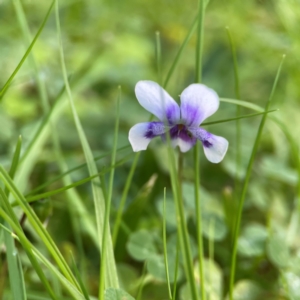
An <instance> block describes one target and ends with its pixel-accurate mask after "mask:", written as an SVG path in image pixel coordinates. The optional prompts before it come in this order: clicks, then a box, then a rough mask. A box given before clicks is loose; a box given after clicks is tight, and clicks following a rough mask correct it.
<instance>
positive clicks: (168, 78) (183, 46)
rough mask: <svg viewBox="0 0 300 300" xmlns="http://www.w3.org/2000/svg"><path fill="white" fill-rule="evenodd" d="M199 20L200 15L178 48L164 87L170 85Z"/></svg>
mask: <svg viewBox="0 0 300 300" xmlns="http://www.w3.org/2000/svg"><path fill="white" fill-rule="evenodd" d="M197 22H198V15H197V16H196V18H195V19H194V21H193V23H192V26H191V28H190V30H189V31H188V34H187V36H186V37H185V39H184V41H183V43H182V44H181V46H180V48H179V50H178V52H177V54H176V56H175V59H174V61H173V63H172V65H171V68H170V70H169V72H168V74H167V76H166V79H165V81H164V84H163V87H164V88H166V87H167V85H168V83H169V81H170V78H171V76H172V75H173V73H174V71H175V68H176V67H177V65H178V62H179V60H180V58H181V55H182V53H183V50H184V49H185V47H186V45H187V44H188V42H189V40H190V39H191V37H192V35H193V33H194V32H195V29H196V24H197Z"/></svg>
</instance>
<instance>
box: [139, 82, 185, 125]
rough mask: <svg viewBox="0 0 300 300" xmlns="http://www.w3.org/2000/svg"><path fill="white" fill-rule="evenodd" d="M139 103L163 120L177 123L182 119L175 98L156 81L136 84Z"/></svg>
mask: <svg viewBox="0 0 300 300" xmlns="http://www.w3.org/2000/svg"><path fill="white" fill-rule="evenodd" d="M135 95H136V97H137V99H138V101H139V103H140V104H141V105H142V106H143V107H144V108H145V109H146V110H148V111H149V112H151V113H152V114H154V115H155V116H156V117H157V118H159V119H160V120H161V121H165V120H168V122H169V124H176V123H177V122H178V121H179V120H180V109H179V106H178V104H177V103H176V102H175V101H174V99H173V98H172V97H171V96H170V95H169V94H168V93H167V92H166V91H165V90H164V89H163V88H162V87H161V86H160V85H159V84H157V83H156V82H153V81H148V80H144V81H139V82H138V83H137V84H136V86H135Z"/></svg>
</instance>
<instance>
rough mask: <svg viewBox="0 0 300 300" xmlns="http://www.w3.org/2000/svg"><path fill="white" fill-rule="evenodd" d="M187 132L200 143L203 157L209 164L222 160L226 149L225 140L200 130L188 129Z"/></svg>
mask: <svg viewBox="0 0 300 300" xmlns="http://www.w3.org/2000/svg"><path fill="white" fill-rule="evenodd" d="M189 130H190V132H191V133H192V134H193V135H194V136H195V137H196V138H197V139H199V140H200V141H201V142H202V145H203V149H204V153H205V156H206V158H207V159H208V160H209V161H210V162H212V163H215V164H217V163H219V162H220V161H221V160H222V159H223V158H224V156H225V154H226V151H227V149H228V141H227V140H226V139H225V138H223V137H221V136H217V135H214V134H212V133H209V132H207V131H206V130H204V129H202V128H189Z"/></svg>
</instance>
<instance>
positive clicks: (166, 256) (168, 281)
mask: <svg viewBox="0 0 300 300" xmlns="http://www.w3.org/2000/svg"><path fill="white" fill-rule="evenodd" d="M166 227H167V226H166V188H164V202H163V245H164V260H165V272H166V280H167V286H168V293H169V299H170V300H172V292H171V285H170V276H169V266H168V250H167V228H166Z"/></svg>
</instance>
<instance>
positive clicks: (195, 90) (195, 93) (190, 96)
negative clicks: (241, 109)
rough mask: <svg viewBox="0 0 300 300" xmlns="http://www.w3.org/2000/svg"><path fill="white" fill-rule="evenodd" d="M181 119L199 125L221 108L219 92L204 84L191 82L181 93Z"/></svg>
mask: <svg viewBox="0 0 300 300" xmlns="http://www.w3.org/2000/svg"><path fill="white" fill-rule="evenodd" d="M180 100H181V106H180V109H181V119H182V120H183V121H184V122H185V124H186V125H187V126H194V127H198V126H199V125H200V124H201V123H202V122H203V120H205V119H206V118H208V117H209V116H211V115H212V114H213V113H215V112H216V111H217V109H218V108H219V97H218V95H217V93H216V92H215V91H214V90H212V89H210V88H208V87H207V86H205V85H204V84H199V83H195V84H191V85H189V86H188V87H187V88H186V89H185V90H184V91H183V92H182V94H181V96H180Z"/></svg>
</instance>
